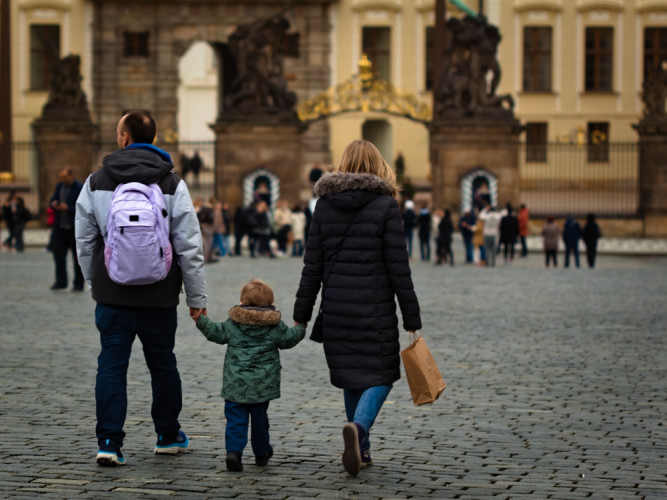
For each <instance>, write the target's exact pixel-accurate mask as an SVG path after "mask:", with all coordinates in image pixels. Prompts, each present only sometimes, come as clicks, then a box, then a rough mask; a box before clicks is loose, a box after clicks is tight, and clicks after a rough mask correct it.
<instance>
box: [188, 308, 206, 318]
mask: <svg viewBox="0 0 667 500" xmlns="http://www.w3.org/2000/svg"><path fill="white" fill-rule="evenodd" d="M202 314H203V315H204V316H207V314H206V308H203V309H198V308H196V307H191V308H190V317H191V318H192V320H193V321H197V320H198V319H199V316H201V315H202Z"/></svg>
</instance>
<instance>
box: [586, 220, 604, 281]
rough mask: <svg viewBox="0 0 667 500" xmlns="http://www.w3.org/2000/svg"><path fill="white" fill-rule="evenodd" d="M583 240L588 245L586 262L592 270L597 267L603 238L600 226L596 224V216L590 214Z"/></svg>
mask: <svg viewBox="0 0 667 500" xmlns="http://www.w3.org/2000/svg"><path fill="white" fill-rule="evenodd" d="M582 234H583V239H584V243H585V244H586V260H587V261H588V267H590V268H591V269H592V268H594V267H595V257H596V255H597V252H598V240H599V239H600V238H601V237H602V233H601V232H600V226H598V224H597V222H595V214H592V213H591V214H588V216H587V217H586V225H585V226H584V230H583V233H582Z"/></svg>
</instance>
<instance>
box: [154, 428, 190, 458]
mask: <svg viewBox="0 0 667 500" xmlns="http://www.w3.org/2000/svg"><path fill="white" fill-rule="evenodd" d="M188 446H190V440H189V439H188V437H187V436H186V435H185V432H183V431H178V434H177V435H176V436H163V435H160V436H158V439H157V443H156V445H155V453H156V454H160V455H176V454H177V453H178V452H179V451H181V450H184V449H185V448H187V447H188Z"/></svg>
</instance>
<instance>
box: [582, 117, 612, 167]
mask: <svg viewBox="0 0 667 500" xmlns="http://www.w3.org/2000/svg"><path fill="white" fill-rule="evenodd" d="M586 127H587V132H588V134H587V135H588V141H587V146H588V152H587V155H586V156H587V160H588V162H589V163H609V122H588V123H587V125H586ZM598 132H602V133H603V134H604V137H603V138H601V137H600V136H599V135H598Z"/></svg>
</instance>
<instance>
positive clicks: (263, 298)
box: [241, 278, 273, 306]
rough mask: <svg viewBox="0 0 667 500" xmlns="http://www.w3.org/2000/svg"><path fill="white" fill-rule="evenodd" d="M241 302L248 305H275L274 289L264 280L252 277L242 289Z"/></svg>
mask: <svg viewBox="0 0 667 500" xmlns="http://www.w3.org/2000/svg"><path fill="white" fill-rule="evenodd" d="M241 302H242V303H243V304H244V305H246V306H270V305H273V290H271V287H270V286H269V285H267V284H266V283H264V282H263V281H262V280H260V279H257V278H255V279H252V280H250V281H249V282H248V283H247V284H246V285H245V286H244V287H243V288H242V289H241Z"/></svg>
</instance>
